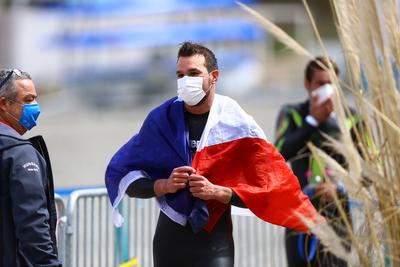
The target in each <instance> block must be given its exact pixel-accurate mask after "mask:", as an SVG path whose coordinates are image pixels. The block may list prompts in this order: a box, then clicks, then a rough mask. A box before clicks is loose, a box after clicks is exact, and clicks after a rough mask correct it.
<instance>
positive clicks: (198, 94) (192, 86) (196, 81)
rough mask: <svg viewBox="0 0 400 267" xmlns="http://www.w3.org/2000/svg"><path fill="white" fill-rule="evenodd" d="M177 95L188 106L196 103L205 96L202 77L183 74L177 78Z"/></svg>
mask: <svg viewBox="0 0 400 267" xmlns="http://www.w3.org/2000/svg"><path fill="white" fill-rule="evenodd" d="M177 82H178V91H177V92H178V97H179V98H180V99H182V100H183V102H185V103H186V104H187V105H189V106H195V105H197V104H198V103H199V102H200V101H201V100H202V99H203V98H204V97H205V96H206V92H204V90H203V77H189V76H184V77H183V78H180V79H178V80H177Z"/></svg>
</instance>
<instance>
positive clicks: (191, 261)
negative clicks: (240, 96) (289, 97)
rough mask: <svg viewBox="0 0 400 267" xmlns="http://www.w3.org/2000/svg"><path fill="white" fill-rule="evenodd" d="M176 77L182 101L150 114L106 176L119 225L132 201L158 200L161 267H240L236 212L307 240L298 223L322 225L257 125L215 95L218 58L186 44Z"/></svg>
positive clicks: (156, 248) (156, 245)
mask: <svg viewBox="0 0 400 267" xmlns="http://www.w3.org/2000/svg"><path fill="white" fill-rule="evenodd" d="M176 75H177V79H178V80H177V83H178V96H177V97H174V98H172V99H170V100H168V101H166V102H165V103H163V104H162V105H160V106H159V107H157V108H155V109H154V110H152V111H151V112H150V113H149V115H148V116H147V118H146V119H145V121H144V123H143V125H142V128H141V129H140V131H139V133H137V134H136V135H134V136H133V137H132V138H131V139H130V140H129V141H128V142H127V143H126V144H125V145H124V146H123V147H121V148H120V149H119V151H118V152H117V153H116V154H115V155H114V156H113V158H112V159H111V161H110V163H109V165H108V168H107V171H106V186H107V190H108V193H109V196H110V200H111V203H112V205H113V221H114V224H115V225H116V226H120V225H121V224H122V222H123V218H122V216H121V215H120V214H119V213H118V210H117V209H116V208H117V206H118V204H119V203H120V201H121V200H122V198H123V196H124V194H125V193H127V194H128V195H129V196H130V197H138V198H150V197H156V198H157V201H158V203H159V205H160V209H161V212H160V216H159V219H158V224H157V229H156V233H155V235H154V241H153V259H154V266H156V267H160V266H189V265H190V266H209V267H213V266H218V267H228V266H233V261H234V244H233V236H232V221H231V214H230V207H231V205H235V206H240V207H247V208H249V209H250V210H251V211H252V212H253V213H254V214H255V215H256V216H258V217H259V218H261V219H263V220H265V221H267V222H270V223H273V224H277V225H281V226H284V227H288V228H292V229H295V230H297V231H303V232H306V231H308V229H307V227H306V226H305V225H304V223H303V222H302V221H301V220H300V219H299V217H298V214H301V215H303V216H304V217H306V218H308V219H311V220H313V221H323V219H322V218H321V217H320V216H319V215H318V214H317V213H316V211H315V209H314V207H313V206H312V204H311V203H310V201H309V199H308V198H307V197H306V196H305V195H304V194H303V193H302V191H301V189H300V186H299V183H298V180H297V178H296V176H294V174H293V173H292V171H291V170H290V168H289V167H288V166H287V164H286V162H285V160H284V159H283V158H282V156H281V155H280V154H279V153H278V152H277V150H276V149H275V148H274V146H273V145H272V144H271V143H269V142H268V141H267V140H266V138H265V135H264V133H263V131H262V130H261V128H260V127H259V126H258V125H257V123H256V122H255V121H254V120H253V118H252V117H251V116H249V115H248V114H247V113H245V112H244V111H243V110H242V109H241V108H240V106H239V105H238V104H237V103H236V102H235V101H234V100H232V99H230V98H228V97H226V96H221V95H218V94H216V92H215V91H216V83H217V80H218V77H219V71H218V65H217V59H216V57H215V55H214V53H213V52H212V51H211V50H209V49H208V48H206V47H204V46H202V45H199V44H195V43H190V42H185V43H183V44H182V46H181V47H180V49H179V52H178V60H177V68H176Z"/></svg>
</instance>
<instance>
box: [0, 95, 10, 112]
mask: <svg viewBox="0 0 400 267" xmlns="http://www.w3.org/2000/svg"><path fill="white" fill-rule="evenodd" d="M7 102H8V101H7V99H6V98H5V97H4V96H0V111H2V112H5V111H7Z"/></svg>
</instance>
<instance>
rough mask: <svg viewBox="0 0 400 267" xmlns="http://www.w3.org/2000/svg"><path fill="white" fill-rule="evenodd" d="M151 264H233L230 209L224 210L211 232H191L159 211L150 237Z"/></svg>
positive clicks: (210, 266) (179, 266)
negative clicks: (151, 239)
mask: <svg viewBox="0 0 400 267" xmlns="http://www.w3.org/2000/svg"><path fill="white" fill-rule="evenodd" d="M153 259H154V266H155V267H172V266H174V267H186V266H188V267H189V266H190V267H196V266H199V267H200V266H207V267H233V264H234V244H233V236H232V221H231V218H230V211H229V210H228V211H227V212H225V213H224V215H223V216H222V217H221V219H220V220H219V222H218V223H217V225H216V226H215V227H214V229H213V231H212V232H211V233H208V232H206V231H204V230H201V231H200V232H199V233H196V234H195V233H194V232H193V230H192V228H191V227H190V225H189V224H187V225H186V226H181V225H179V224H177V223H175V222H174V221H172V220H171V219H169V218H168V217H167V216H166V215H165V214H164V213H163V212H160V216H159V218H158V223H157V229H156V233H155V235H154V239H153Z"/></svg>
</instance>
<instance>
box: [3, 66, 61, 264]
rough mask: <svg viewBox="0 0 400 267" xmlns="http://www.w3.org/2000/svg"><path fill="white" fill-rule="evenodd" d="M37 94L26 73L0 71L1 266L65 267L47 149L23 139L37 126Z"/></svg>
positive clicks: (38, 140) (38, 142) (38, 141)
mask: <svg viewBox="0 0 400 267" xmlns="http://www.w3.org/2000/svg"><path fill="white" fill-rule="evenodd" d="M36 97H37V94H36V90H35V86H34V84H33V82H32V80H31V78H30V76H29V74H28V73H26V72H21V71H19V70H0V173H1V175H0V213H1V215H0V216H1V220H0V267H9V266H17V267H18V266H61V263H60V261H59V260H58V258H57V249H56V240H55V223H56V212H55V204H54V189H53V180H52V175H51V167H50V165H49V164H46V160H48V155H47V149H46V146H45V144H44V142H43V139H42V138H41V137H40V136H39V137H34V138H31V139H30V140H26V139H23V138H22V135H23V134H24V133H25V132H26V131H27V130H30V129H31V128H32V127H34V126H35V125H36V119H37V118H38V116H39V113H40V108H39V105H38V104H37V102H36ZM41 153H43V156H42V155H41Z"/></svg>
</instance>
